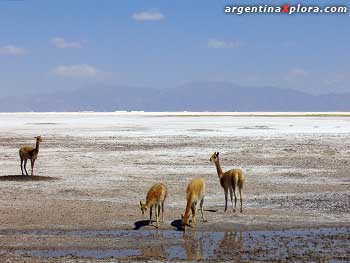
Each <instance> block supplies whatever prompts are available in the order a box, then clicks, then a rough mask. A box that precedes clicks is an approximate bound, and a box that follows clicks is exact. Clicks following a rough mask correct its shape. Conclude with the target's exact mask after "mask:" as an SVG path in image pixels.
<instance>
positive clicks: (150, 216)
mask: <svg viewBox="0 0 350 263" xmlns="http://www.w3.org/2000/svg"><path fill="white" fill-rule="evenodd" d="M148 224H149V225H152V206H151V207H150V208H149V223H148Z"/></svg>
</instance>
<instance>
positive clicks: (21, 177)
mask: <svg viewBox="0 0 350 263" xmlns="http://www.w3.org/2000/svg"><path fill="white" fill-rule="evenodd" d="M55 180H58V178H56V177H49V176H38V175H3V176H0V181H17V182H30V181H55Z"/></svg>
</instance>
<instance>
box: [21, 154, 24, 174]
mask: <svg viewBox="0 0 350 263" xmlns="http://www.w3.org/2000/svg"><path fill="white" fill-rule="evenodd" d="M21 171H22V175H24V173H23V159H22V158H21Z"/></svg>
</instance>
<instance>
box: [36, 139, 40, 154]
mask: <svg viewBox="0 0 350 263" xmlns="http://www.w3.org/2000/svg"><path fill="white" fill-rule="evenodd" d="M39 143H40V142H39V140H37V141H36V146H35V150H36V151H37V152H39Z"/></svg>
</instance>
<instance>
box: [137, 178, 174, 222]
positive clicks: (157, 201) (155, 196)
mask: <svg viewBox="0 0 350 263" xmlns="http://www.w3.org/2000/svg"><path fill="white" fill-rule="evenodd" d="M167 194H168V190H167V188H166V186H165V185H164V184H155V185H153V186H152V187H151V188H150V189H149V191H148V193H147V196H146V203H142V202H141V201H140V209H141V212H142V214H144V213H145V212H146V211H147V209H148V208H149V214H150V215H149V225H151V224H152V207H153V206H154V209H155V212H156V227H157V228H158V227H159V214H160V210H161V209H162V222H164V202H165V199H166V197H167Z"/></svg>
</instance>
